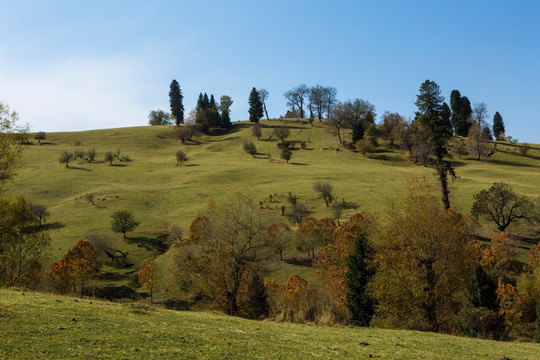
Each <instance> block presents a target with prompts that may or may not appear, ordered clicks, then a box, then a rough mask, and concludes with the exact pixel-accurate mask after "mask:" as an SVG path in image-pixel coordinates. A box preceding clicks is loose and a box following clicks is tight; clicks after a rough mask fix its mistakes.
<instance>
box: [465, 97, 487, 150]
mask: <svg viewBox="0 0 540 360" xmlns="http://www.w3.org/2000/svg"><path fill="white" fill-rule="evenodd" d="M487 116H488V113H487V105H486V104H485V103H479V104H475V105H474V109H473V114H472V118H473V124H472V126H471V127H470V129H469V136H468V138H469V151H470V152H471V153H473V154H475V155H476V160H480V157H482V156H485V155H487V152H488V148H487V141H486V139H485V138H484V137H483V136H482V130H483V129H484V128H485V127H486V118H487Z"/></svg>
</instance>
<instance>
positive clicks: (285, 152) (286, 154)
mask: <svg viewBox="0 0 540 360" xmlns="http://www.w3.org/2000/svg"><path fill="white" fill-rule="evenodd" d="M281 158H282V159H283V160H285V161H286V162H287V164H288V163H289V160H291V158H292V151H291V150H289V149H288V148H283V149H281Z"/></svg>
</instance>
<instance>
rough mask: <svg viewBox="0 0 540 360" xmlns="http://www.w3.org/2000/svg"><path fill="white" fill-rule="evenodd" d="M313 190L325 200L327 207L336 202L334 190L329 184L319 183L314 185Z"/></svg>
mask: <svg viewBox="0 0 540 360" xmlns="http://www.w3.org/2000/svg"><path fill="white" fill-rule="evenodd" d="M313 190H315V191H316V192H318V193H319V194H320V195H321V197H322V198H323V199H324V202H325V204H326V207H329V206H330V205H331V204H332V202H333V201H334V188H333V187H332V185H330V184H329V183H325V182H322V181H317V182H316V183H315V184H313Z"/></svg>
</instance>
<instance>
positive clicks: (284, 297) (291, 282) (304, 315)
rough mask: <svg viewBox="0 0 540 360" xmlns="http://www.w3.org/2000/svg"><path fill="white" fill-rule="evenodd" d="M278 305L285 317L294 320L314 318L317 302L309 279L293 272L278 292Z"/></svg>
mask: <svg viewBox="0 0 540 360" xmlns="http://www.w3.org/2000/svg"><path fill="white" fill-rule="evenodd" d="M277 298H278V300H277V307H278V309H279V310H280V311H281V313H282V316H283V319H284V320H289V321H292V322H295V321H302V320H313V319H314V316H315V308H316V304H315V302H314V299H315V296H314V290H313V288H312V287H311V286H310V285H309V284H308V282H307V280H306V279H304V278H302V277H300V276H298V275H297V274H296V273H294V274H292V275H291V276H290V277H289V279H288V280H287V282H286V283H284V284H283V285H281V286H280V287H279V289H278V292H277Z"/></svg>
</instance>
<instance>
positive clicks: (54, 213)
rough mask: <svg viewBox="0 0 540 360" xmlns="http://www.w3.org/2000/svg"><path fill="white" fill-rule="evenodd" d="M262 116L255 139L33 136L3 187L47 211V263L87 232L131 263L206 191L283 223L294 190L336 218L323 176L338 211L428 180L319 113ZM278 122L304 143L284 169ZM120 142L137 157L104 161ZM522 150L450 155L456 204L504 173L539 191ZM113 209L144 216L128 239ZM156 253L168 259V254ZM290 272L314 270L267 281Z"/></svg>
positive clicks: (533, 159) (142, 133) (419, 169)
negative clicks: (337, 131) (251, 149)
mask: <svg viewBox="0 0 540 360" xmlns="http://www.w3.org/2000/svg"><path fill="white" fill-rule="evenodd" d="M261 124H262V127H263V129H262V132H263V136H262V137H261V140H257V139H256V138H254V137H253V136H251V131H250V125H251V124H249V123H246V122H242V123H237V124H235V125H234V127H233V128H232V129H231V131H229V132H228V133H225V134H218V135H214V136H203V135H201V136H198V137H196V138H194V140H195V141H193V142H188V143H185V144H182V143H181V142H180V141H179V140H177V139H175V138H174V137H173V136H172V134H171V128H170V127H164V126H153V127H149V126H148V127H133V128H121V129H107V130H93V131H84V132H71V133H49V134H47V138H46V139H45V140H43V141H42V142H43V145H41V146H39V145H38V144H37V141H35V140H34V144H33V145H31V146H29V147H28V149H27V150H26V151H25V159H24V162H23V166H22V168H21V169H19V171H18V175H17V177H16V178H15V181H13V182H12V183H10V184H9V187H10V190H12V191H18V192H22V193H24V194H25V195H27V196H28V197H29V198H30V199H31V200H32V201H33V202H34V203H35V204H43V205H46V206H47V207H48V209H49V211H50V214H51V215H50V217H49V218H48V219H47V223H46V226H47V228H48V229H49V232H50V236H51V239H52V247H51V252H50V255H49V259H50V261H53V260H57V259H59V258H60V257H61V256H62V255H63V254H64V253H65V252H66V251H67V250H68V249H69V248H70V247H72V246H73V245H74V244H75V243H76V242H77V241H78V240H80V239H82V238H84V237H85V236H86V235H87V234H88V233H89V232H98V233H103V234H107V235H110V236H111V237H112V241H113V242H114V244H116V246H118V248H121V249H122V250H123V251H125V252H127V253H128V254H129V261H130V262H131V263H132V264H133V269H136V268H137V267H138V266H139V265H140V264H141V263H142V262H143V261H145V260H147V259H152V258H155V257H156V256H160V255H162V253H163V252H164V250H166V246H164V245H163V243H162V239H163V236H166V234H167V232H168V231H169V229H170V228H171V226H180V227H182V228H183V229H184V230H185V233H186V232H187V230H188V229H189V224H190V223H191V221H192V220H193V218H195V217H196V216H197V215H198V214H200V213H201V212H202V211H204V209H205V207H206V204H207V201H208V200H209V199H213V200H215V201H216V202H220V201H222V200H224V199H226V198H227V197H228V196H230V195H232V194H234V193H235V192H238V191H242V192H246V191H249V192H251V193H253V194H254V196H255V197H256V198H258V199H261V206H263V207H265V208H267V211H268V213H269V214H272V215H274V216H276V218H278V219H280V220H281V221H284V220H285V219H283V217H280V208H281V206H284V205H288V203H287V196H288V194H289V193H292V194H295V195H297V196H298V198H299V201H301V202H304V203H306V204H307V205H308V207H309V209H310V211H311V212H312V213H313V215H314V216H316V217H326V216H328V217H332V216H333V214H332V211H331V209H329V208H327V207H325V205H324V202H323V201H322V200H321V199H318V198H317V194H316V193H315V192H314V191H313V189H312V186H313V183H314V182H315V181H318V180H324V181H326V182H329V183H331V184H332V185H333V186H334V189H335V192H336V194H337V197H338V199H340V201H343V200H345V201H346V202H347V203H348V204H349V205H350V208H349V209H348V210H347V211H346V213H345V216H344V217H345V218H346V217H348V216H350V215H351V214H353V213H354V212H356V211H359V210H366V211H369V212H373V213H375V214H378V215H380V214H382V212H383V211H384V208H385V206H386V204H387V199H388V198H389V197H390V196H392V195H394V194H396V193H397V192H399V191H401V189H403V188H404V181H405V180H406V179H409V178H412V177H421V178H422V177H423V178H426V179H434V178H435V177H434V172H433V170H432V169H430V168H427V167H424V166H421V165H417V164H414V163H413V162H412V161H410V160H409V159H408V157H407V156H406V155H403V154H402V153H401V152H400V151H399V150H398V149H397V148H391V147H388V146H382V147H381V148H380V150H379V151H378V152H377V153H375V154H372V155H371V156H369V157H364V156H362V155H361V154H359V153H355V152H351V151H350V150H343V149H342V148H341V149H339V150H336V148H338V142H337V138H336V136H335V135H333V134H331V133H330V132H329V131H328V128H327V126H325V125H324V124H322V123H318V122H317V121H316V122H315V123H314V125H315V126H313V127H311V126H310V125H309V124H307V123H306V122H302V121H299V120H290V121H279V120H271V121H261ZM283 125H285V126H287V127H289V128H290V129H291V136H290V138H289V139H290V140H297V141H305V142H306V149H300V146H297V147H298V149H297V150H294V152H293V157H292V160H291V161H290V164H288V165H287V164H286V163H285V161H283V160H281V159H280V156H279V154H280V151H279V150H278V149H277V147H276V144H277V139H276V138H275V137H273V138H271V139H269V135H270V134H271V131H272V130H273V128H274V127H276V126H283ZM345 138H346V139H347V138H350V134H346V136H345ZM248 139H249V140H253V141H254V143H255V145H256V146H257V149H258V152H259V154H258V155H257V156H256V157H251V156H250V155H248V154H246V153H245V152H244V151H243V150H242V143H243V141H245V140H248ZM90 148H95V149H96V150H97V156H96V161H95V162H93V163H88V162H86V161H84V160H81V159H78V160H76V161H73V162H71V163H70V166H69V168H66V167H65V166H64V165H62V164H60V163H59V162H58V158H59V155H60V153H61V152H62V151H63V150H67V151H73V150H75V149H83V150H87V149H90ZM117 149H120V151H121V153H122V154H125V155H128V156H129V158H130V159H131V160H132V161H129V162H125V161H123V162H118V161H116V162H115V164H114V166H110V165H109V164H108V162H105V161H103V156H104V153H105V152H106V151H113V152H116V150H117ZM178 149H183V150H184V151H185V152H186V153H187V155H188V157H189V161H188V162H187V163H186V164H185V165H183V166H181V167H177V166H175V165H176V160H175V152H176V151H177V150H178ZM519 149H520V145H519V144H504V145H503V144H498V150H497V151H496V152H495V155H494V156H492V157H491V158H489V159H488V160H485V161H480V162H478V161H475V160H472V159H470V158H467V157H464V158H463V159H458V158H457V157H456V159H454V165H455V167H456V173H457V175H458V179H456V180H455V181H454V182H452V183H451V187H452V188H451V196H452V198H451V201H452V203H453V206H454V207H456V208H457V209H459V210H461V211H465V212H467V211H469V209H470V206H471V203H472V195H473V194H474V193H476V192H478V191H479V190H481V189H483V188H487V187H489V186H490V185H491V184H492V183H493V182H494V181H505V182H507V183H509V184H510V185H512V186H513V187H514V189H515V190H516V191H517V192H519V193H522V194H526V195H529V196H534V197H538V196H540V185H539V183H538V181H537V179H538V178H539V175H540V147H538V146H533V147H532V149H531V150H529V152H528V153H527V154H526V155H521V154H520V152H519ZM88 195H92V196H93V201H94V204H92V203H91V202H90V201H88V198H87V196H88ZM270 195H272V199H271V200H270ZM120 209H129V210H130V211H132V212H133V213H134V215H135V217H136V218H137V219H138V220H139V221H140V222H141V224H140V226H139V227H138V228H137V229H136V230H135V231H134V232H132V233H129V234H128V237H129V239H128V240H127V241H126V240H123V239H122V235H121V234H113V233H112V231H111V230H110V214H111V213H112V212H113V211H115V210H120ZM489 231H490V230H489V229H488V230H487V232H486V234H487V235H486V236H489ZM160 235H161V236H160ZM536 241H537V240H536ZM528 246H529V245H527V244H525V246H524V247H523V248H522V249H521V250H520V251H521V252H520V258H521V259H525V256H526V251H527V248H528ZM302 256H303V254H301V253H297V252H296V249H295V248H294V247H292V248H291V249H290V251H288V252H287V253H286V254H285V257H286V258H288V259H291V258H296V257H302ZM159 261H160V262H161V264H162V265H163V264H166V263H167V261H168V257H167V253H165V256H161V258H160V259H159ZM165 267H166V266H162V270H163V269H164V268H165ZM294 271H296V272H298V273H300V274H301V275H302V276H305V277H307V278H308V279H310V278H311V276H312V275H311V270H310V268H309V267H300V266H297V265H296V264H294V263H293V262H291V261H288V262H287V261H285V262H282V263H280V264H278V265H276V266H275V268H274V271H273V273H272V274H271V277H272V278H275V279H276V280H278V281H284V280H285V279H286V278H287V277H288V276H289V275H290V274H291V273H292V272H294ZM103 272H104V276H103V280H104V281H105V282H107V283H111V284H115V285H129V281H130V278H129V277H127V276H125V273H126V271H125V270H123V269H121V270H118V269H115V268H113V267H110V266H109V267H107V266H105V267H104V269H103Z"/></svg>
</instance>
